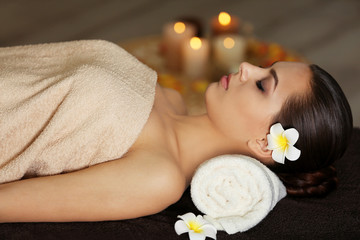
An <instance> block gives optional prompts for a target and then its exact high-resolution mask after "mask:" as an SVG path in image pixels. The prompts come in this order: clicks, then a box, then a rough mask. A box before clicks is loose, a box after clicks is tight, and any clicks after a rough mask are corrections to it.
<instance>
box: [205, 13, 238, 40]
mask: <svg viewBox="0 0 360 240" xmlns="http://www.w3.org/2000/svg"><path fill="white" fill-rule="evenodd" d="M211 28H212V34H213V35H214V36H217V35H221V34H236V33H238V32H239V18H237V17H235V16H230V14H228V13H227V12H220V13H219V15H218V16H217V17H215V18H213V20H212V23H211Z"/></svg>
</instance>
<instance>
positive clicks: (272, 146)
mask: <svg viewBox="0 0 360 240" xmlns="http://www.w3.org/2000/svg"><path fill="white" fill-rule="evenodd" d="M266 138H267V144H268V145H267V149H269V150H274V149H276V148H278V145H277V142H276V139H275V138H274V137H273V136H272V135H270V134H268V135H267V136H266Z"/></svg>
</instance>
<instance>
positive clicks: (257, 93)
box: [206, 62, 311, 142]
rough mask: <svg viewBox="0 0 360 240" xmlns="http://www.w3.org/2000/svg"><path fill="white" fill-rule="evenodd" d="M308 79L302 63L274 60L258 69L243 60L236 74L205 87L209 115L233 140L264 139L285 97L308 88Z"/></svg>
mask: <svg viewBox="0 0 360 240" xmlns="http://www.w3.org/2000/svg"><path fill="white" fill-rule="evenodd" d="M310 78H311V72H310V69H309V67H308V65H307V64H304V63H297V62H277V63H275V64H273V65H272V66H271V67H268V68H261V67H257V66H254V65H251V64H249V63H246V62H244V63H242V64H240V66H239V71H238V72H237V73H233V74H230V75H228V76H224V77H222V78H221V79H220V81H219V82H215V83H212V84H211V85H210V86H209V87H208V89H207V91H206V107H207V112H208V115H209V118H210V119H211V121H212V122H213V124H214V125H215V127H216V128H217V129H218V130H220V131H221V132H222V133H223V134H224V135H225V136H227V137H230V138H231V139H233V140H235V141H245V142H247V141H248V140H249V139H254V138H264V137H265V136H266V133H268V132H269V129H270V124H271V120H272V118H273V117H274V116H275V114H277V113H278V112H279V111H280V109H281V107H282V106H283V104H284V102H285V100H286V99H287V98H288V97H290V96H293V95H294V94H304V93H306V92H308V91H310ZM294 114H296V113H294Z"/></svg>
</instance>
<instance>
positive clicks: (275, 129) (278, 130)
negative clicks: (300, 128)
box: [270, 123, 284, 137]
mask: <svg viewBox="0 0 360 240" xmlns="http://www.w3.org/2000/svg"><path fill="white" fill-rule="evenodd" d="M283 132H284V128H283V127H282V126H281V123H275V124H274V125H272V126H271V127H270V134H271V135H273V136H275V137H276V136H278V135H281V134H282V133H283Z"/></svg>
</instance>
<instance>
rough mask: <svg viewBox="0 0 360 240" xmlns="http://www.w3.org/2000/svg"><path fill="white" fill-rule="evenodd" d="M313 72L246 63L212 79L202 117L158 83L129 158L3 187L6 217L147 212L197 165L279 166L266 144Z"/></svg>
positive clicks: (112, 216) (79, 217)
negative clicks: (233, 160) (242, 162)
mask: <svg viewBox="0 0 360 240" xmlns="http://www.w3.org/2000/svg"><path fill="white" fill-rule="evenodd" d="M274 72H275V75H274ZM310 76H311V74H310V69H309V67H308V65H307V64H304V63H291V62H277V63H276V64H274V65H273V66H271V67H269V68H260V67H257V66H253V65H251V64H249V63H242V64H241V65H240V66H239V71H238V72H237V73H235V74H231V75H229V79H230V81H229V84H228V87H227V88H226V87H224V85H223V84H222V82H221V81H219V82H216V83H212V84H210V86H209V87H208V89H207V92H206V99H205V100H206V106H207V113H206V114H204V115H201V116H188V115H187V114H186V108H185V105H184V102H183V100H182V99H181V97H180V95H179V94H178V93H177V92H175V91H174V90H170V89H164V88H162V87H160V86H157V87H156V95H155V102H154V107H153V110H152V112H151V114H150V117H149V120H148V122H147V123H146V125H145V127H144V129H143V131H142V133H141V135H140V136H139V138H138V139H137V141H136V142H135V144H134V145H133V146H132V147H131V149H130V150H129V151H128V153H127V154H126V155H125V156H123V157H122V158H121V159H118V160H113V161H110V162H106V163H102V164H98V165H95V166H92V167H89V168H87V169H83V170H79V171H75V172H72V173H64V174H60V175H55V176H48V177H38V178H32V179H25V180H20V181H15V182H12V183H7V184H2V185H0V199H1V201H0V222H29V221H31V222H36V221H50V222H51V221H56V222H62V221H103V220H120V219H129V218H136V217H141V216H146V215H150V214H155V213H157V212H159V211H161V210H163V209H165V208H166V207H168V206H169V205H171V204H173V203H175V202H176V201H178V200H179V198H180V197H181V195H182V194H183V192H184V191H185V189H186V188H187V187H188V186H189V183H190V181H191V178H192V176H193V174H194V172H195V170H196V168H197V167H198V166H199V165H200V164H201V163H202V162H204V161H206V160H208V159H210V158H212V157H215V156H218V155H222V154H244V155H249V156H252V157H255V158H257V159H258V160H260V161H261V162H263V163H265V164H272V163H273V160H272V159H271V151H269V150H267V148H266V145H267V142H266V134H268V132H269V129H270V125H271V119H272V117H273V116H274V114H276V113H277V112H278V111H280V109H281V107H282V105H283V103H284V102H285V100H286V99H287V98H288V97H290V96H293V95H296V94H306V93H307V92H308V91H310V90H309V89H310V88H309V86H310V85H309V83H310ZM276 79H277V80H276Z"/></svg>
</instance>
